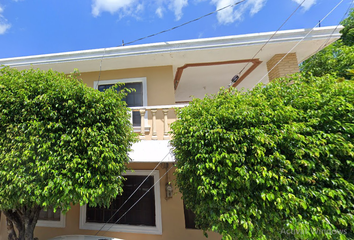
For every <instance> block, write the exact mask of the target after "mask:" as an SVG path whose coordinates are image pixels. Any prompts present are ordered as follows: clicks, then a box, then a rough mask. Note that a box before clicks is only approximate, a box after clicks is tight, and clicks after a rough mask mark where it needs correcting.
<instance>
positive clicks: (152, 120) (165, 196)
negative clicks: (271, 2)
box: [0, 27, 341, 240]
mask: <svg viewBox="0 0 354 240" xmlns="http://www.w3.org/2000/svg"><path fill="white" fill-rule="evenodd" d="M340 29H341V28H339V27H338V28H337V27H322V28H316V29H314V30H304V29H299V30H288V31H280V32H277V33H276V34H275V35H274V36H273V34H274V33H273V32H267V33H256V34H246V35H238V36H226V37H217V38H206V39H194V40H185V41H175V42H162V43H153V44H142V45H133V46H121V47H114V48H106V49H94V50H87V51H77V52H64V53H56V54H46V55H38V56H28V57H17V58H8V59H0V65H7V66H11V67H14V68H18V69H25V68H31V67H33V68H40V69H43V70H46V69H50V68H52V69H54V70H56V71H61V72H65V73H70V72H73V70H74V69H75V68H77V69H79V71H80V72H81V78H82V80H83V81H84V83H86V84H87V86H89V87H93V88H95V89H98V90H99V91H104V89H107V88H109V87H111V86H112V85H113V84H115V83H117V82H124V83H125V84H126V87H129V88H135V89H136V92H135V93H132V94H130V95H129V96H128V97H127V98H126V101H127V104H128V106H129V107H131V109H132V111H133V113H132V123H133V125H134V130H135V131H136V132H138V133H139V137H140V139H141V141H140V142H138V143H136V144H135V145H134V146H133V152H131V153H130V158H131V163H130V164H129V167H130V168H131V169H134V172H129V173H127V174H126V178H127V181H126V182H125V186H124V193H123V195H122V196H120V197H118V198H117V199H116V200H115V201H114V202H112V205H111V207H110V208H109V209H103V208H91V207H89V206H78V205H75V206H72V209H71V210H70V211H69V212H68V213H67V214H65V215H63V214H61V213H60V212H56V213H53V212H52V211H50V210H48V211H42V213H41V216H40V218H41V220H40V221H39V222H38V224H37V227H36V230H35V236H36V237H38V238H39V239H40V240H46V239H51V238H53V237H57V236H63V235H95V234H97V235H99V236H106V237H114V238H117V239H126V240H128V239H129V240H137V239H146V240H167V239H169V240H170V239H185V240H188V239H190V240H192V239H193V240H196V239H204V238H205V237H204V236H203V233H202V231H201V230H196V229H194V224H193V214H192V213H191V212H190V211H188V209H184V205H183V201H182V199H181V197H182V196H181V194H180V193H179V192H178V188H177V187H176V186H175V185H174V184H173V180H174V175H173V170H174V169H173V168H172V170H171V171H169V169H170V168H171V166H173V163H174V161H175V159H174V157H173V155H172V154H171V153H170V146H169V139H170V136H169V130H170V129H169V126H170V124H171V123H172V122H173V121H175V119H176V116H175V113H174V108H175V107H183V106H185V105H187V104H188V102H189V101H191V100H192V99H193V97H195V98H202V97H203V96H204V95H205V94H211V93H217V92H218V90H219V88H220V87H223V86H224V87H227V86H228V85H229V84H230V82H231V79H232V78H233V77H234V76H235V75H239V79H238V80H237V82H236V83H233V84H232V85H233V86H235V87H237V88H239V89H242V88H245V89H251V88H253V87H254V86H255V85H256V84H257V83H259V82H262V83H265V84H267V83H268V82H269V81H271V80H272V79H274V78H278V77H281V76H285V75H286V74H290V73H295V72H298V71H299V64H300V63H301V62H302V61H304V60H305V59H307V58H308V57H310V56H312V55H313V54H314V53H316V52H317V51H318V50H320V49H321V48H323V47H324V46H325V45H328V44H330V43H332V42H333V41H335V40H336V39H338V38H339V37H340V34H339V30H340ZM272 36H273V38H272V39H271V40H270V41H269V42H268V43H267V41H268V40H269V39H270V38H271V37H272ZM265 43H267V44H266V45H265V46H264V44H265ZM298 43H299V44H298ZM296 45H297V46H296ZM294 46H296V47H295V48H294ZM260 49H262V50H261V51H260V52H259V53H258V54H257V55H256V56H255V57H254V55H255V53H257V52H258V51H259V50H260ZM280 60H281V61H280ZM240 72H241V73H240ZM155 167H156V169H155V170H153V169H154V168H155ZM152 170H153V171H152ZM150 173H151V175H150V176H149V177H148V178H147V179H146V181H145V182H144V184H143V185H141V186H140V187H139V189H138V190H137V191H136V194H135V195H133V197H131V198H130V199H129V200H128V201H127V203H126V204H125V206H123V207H122V209H121V210H120V211H119V213H118V214H117V215H116V216H114V217H113V218H112V219H111V220H110V221H109V222H108V223H107V221H108V220H109V219H110V218H111V216H112V215H113V213H114V212H115V211H116V210H117V209H119V207H120V206H122V203H123V202H125V201H126V200H127V199H128V197H129V196H130V194H131V193H132V192H134V191H135V190H136V189H137V187H138V186H139V185H140V183H141V182H142V181H143V180H144V179H145V178H146V177H147V176H148V175H149V174H150ZM161 177H162V178H161ZM160 178H161V180H160ZM170 183H172V184H170ZM154 184H155V185H154ZM153 186H154V187H153ZM150 188H151V191H148V189H150ZM145 193H146V195H145V196H144V197H143V198H142V199H141V200H140V201H139V202H137V200H138V199H139V198H140V197H141V196H142V195H144V194H145ZM136 202H137V203H136ZM135 203H136V205H134V207H133V208H131V207H132V206H133V204H135ZM129 208H131V210H130V211H129V212H127V210H128V209H129ZM123 214H125V215H124V216H123V217H122V215H123ZM117 220H119V221H118V222H117V223H116V224H115V223H114V222H116V221H117ZM105 223H107V224H105ZM100 229H101V231H99V230H100ZM98 231H99V232H98ZM5 239H7V231H6V221H5V217H4V216H3V217H2V218H1V222H0V240H5ZM209 239H220V235H218V234H216V233H209Z"/></svg>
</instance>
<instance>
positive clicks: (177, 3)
mask: <svg viewBox="0 0 354 240" xmlns="http://www.w3.org/2000/svg"><path fill="white" fill-rule="evenodd" d="M187 5H188V0H172V1H171V3H170V6H169V9H170V10H172V11H173V12H174V13H175V16H176V20H177V21H178V20H180V19H181V17H182V15H183V13H182V9H183V8H184V7H186V6H187Z"/></svg>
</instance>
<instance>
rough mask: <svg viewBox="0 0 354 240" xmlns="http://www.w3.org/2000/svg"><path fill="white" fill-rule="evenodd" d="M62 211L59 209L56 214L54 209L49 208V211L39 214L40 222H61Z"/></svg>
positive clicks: (42, 211)
mask: <svg viewBox="0 0 354 240" xmlns="http://www.w3.org/2000/svg"><path fill="white" fill-rule="evenodd" d="M60 212H61V211H60V210H58V209H57V211H56V212H54V210H53V208H51V207H49V208H48V209H47V211H45V210H43V209H42V210H41V211H40V213H39V219H38V220H46V221H60Z"/></svg>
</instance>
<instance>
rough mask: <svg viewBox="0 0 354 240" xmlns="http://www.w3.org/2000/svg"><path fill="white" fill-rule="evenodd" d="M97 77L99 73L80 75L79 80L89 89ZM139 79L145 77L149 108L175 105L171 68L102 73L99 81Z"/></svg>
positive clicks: (148, 68) (133, 69)
mask: <svg viewBox="0 0 354 240" xmlns="http://www.w3.org/2000/svg"><path fill="white" fill-rule="evenodd" d="M98 77H99V72H84V73H81V79H82V80H83V82H84V83H86V84H87V86H89V87H93V82H94V81H97V80H98ZM139 77H146V80H147V97H148V101H147V102H148V105H149V106H153V105H168V104H175V92H174V87H173V71H172V66H163V67H147V68H132V69H122V70H111V71H102V72H101V76H100V81H103V80H116V79H126V78H139Z"/></svg>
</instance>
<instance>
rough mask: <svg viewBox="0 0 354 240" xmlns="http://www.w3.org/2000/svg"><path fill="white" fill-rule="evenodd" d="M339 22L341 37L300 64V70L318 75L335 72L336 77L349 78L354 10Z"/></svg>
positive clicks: (353, 56)
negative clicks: (341, 27)
mask: <svg viewBox="0 0 354 240" xmlns="http://www.w3.org/2000/svg"><path fill="white" fill-rule="evenodd" d="M341 24H342V25H343V26H344V29H342V30H341V34H342V36H341V38H340V39H339V40H338V41H336V42H334V43H332V44H331V45H329V46H328V47H326V48H324V49H323V50H321V51H319V52H318V53H317V54H315V55H313V56H312V57H310V58H309V59H307V60H306V61H304V62H303V63H302V64H301V65H300V68H301V71H302V72H304V73H311V74H313V75H314V76H317V77H320V76H324V75H326V74H336V75H337V76H338V77H343V78H349V77H350V74H348V70H349V69H354V46H353V45H354V11H353V9H352V10H351V11H350V13H349V15H348V17H347V18H346V19H344V20H343V21H342V22H341Z"/></svg>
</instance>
